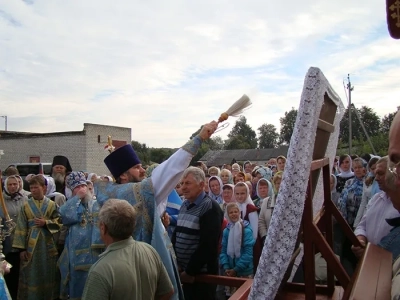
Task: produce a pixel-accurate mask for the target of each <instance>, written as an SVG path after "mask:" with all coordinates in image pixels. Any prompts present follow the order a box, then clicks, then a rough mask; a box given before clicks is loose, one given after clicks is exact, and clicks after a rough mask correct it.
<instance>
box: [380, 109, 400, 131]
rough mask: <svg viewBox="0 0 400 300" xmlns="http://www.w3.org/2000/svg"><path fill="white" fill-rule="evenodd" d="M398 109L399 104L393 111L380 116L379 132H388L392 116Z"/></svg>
mask: <svg viewBox="0 0 400 300" xmlns="http://www.w3.org/2000/svg"><path fill="white" fill-rule="evenodd" d="M399 110H400V106H398V107H397V110H396V111H395V112H392V113H389V114H387V115H385V116H384V117H383V118H382V121H381V132H382V133H385V134H389V130H390V125H392V122H393V119H394V116H395V115H396V113H397V111H399Z"/></svg>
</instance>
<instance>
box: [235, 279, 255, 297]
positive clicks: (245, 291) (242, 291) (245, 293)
mask: <svg viewBox="0 0 400 300" xmlns="http://www.w3.org/2000/svg"><path fill="white" fill-rule="evenodd" d="M252 284H253V279H247V280H246V282H245V283H244V284H243V285H242V286H241V287H240V288H238V289H237V291H236V292H235V293H234V294H233V295H232V296H231V297H229V300H247V298H248V297H249V294H250V290H251V285H252Z"/></svg>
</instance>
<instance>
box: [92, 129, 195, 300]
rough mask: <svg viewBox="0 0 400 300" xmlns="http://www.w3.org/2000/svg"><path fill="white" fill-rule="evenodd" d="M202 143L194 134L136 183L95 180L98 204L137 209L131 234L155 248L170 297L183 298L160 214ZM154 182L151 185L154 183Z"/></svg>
mask: <svg viewBox="0 0 400 300" xmlns="http://www.w3.org/2000/svg"><path fill="white" fill-rule="evenodd" d="M201 144H202V139H201V138H200V137H199V136H196V137H194V138H193V139H192V140H190V141H189V142H188V143H186V144H185V145H184V146H183V147H182V148H181V149H179V150H178V151H176V152H175V153H174V154H173V155H172V156H171V157H170V158H169V159H168V160H166V161H164V162H163V163H162V164H160V165H159V166H158V167H157V168H155V169H154V171H153V173H152V176H151V178H146V179H144V180H143V181H141V182H137V183H126V184H112V183H110V182H98V183H95V184H94V186H95V191H96V199H97V201H98V203H99V205H100V206H102V205H103V204H104V202H105V201H107V200H108V199H123V200H126V201H128V202H129V203H130V204H131V205H132V206H133V207H134V208H135V209H136V211H137V221H136V226H135V230H134V232H133V234H132V237H133V238H134V239H135V240H136V241H141V242H146V243H148V244H150V245H151V246H153V248H155V249H156V251H157V253H158V254H159V255H160V257H161V260H162V261H163V263H164V266H165V268H166V270H167V272H168V275H169V278H170V280H171V282H172V285H173V287H174V294H173V296H172V298H171V299H175V300H177V299H183V298H184V297H183V292H182V286H181V282H180V278H179V271H178V267H177V264H176V256H175V253H174V250H173V246H172V243H171V240H170V239H169V236H168V233H167V231H166V230H165V228H164V226H163V225H162V223H161V219H160V216H161V214H162V213H163V212H164V211H165V210H166V208H167V201H166V199H167V198H168V195H170V193H171V192H172V191H173V190H174V189H175V187H176V185H177V183H178V182H179V180H180V179H181V177H182V175H183V172H184V171H185V169H186V168H187V167H188V165H189V163H190V161H191V159H192V157H193V156H194V155H195V154H196V153H197V151H198V149H199V148H200V146H201ZM153 184H154V186H153Z"/></svg>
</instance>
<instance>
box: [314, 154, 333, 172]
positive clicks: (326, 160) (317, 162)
mask: <svg viewBox="0 0 400 300" xmlns="http://www.w3.org/2000/svg"><path fill="white" fill-rule="evenodd" d="M326 165H329V158H328V157H324V158H321V159H315V160H313V161H312V162H311V171H315V170H318V169H321V168H322V167H324V166H326Z"/></svg>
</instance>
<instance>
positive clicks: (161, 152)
mask: <svg viewBox="0 0 400 300" xmlns="http://www.w3.org/2000/svg"><path fill="white" fill-rule="evenodd" d="M173 153H174V152H173V150H172V149H167V148H151V150H150V158H151V161H152V162H156V163H159V164H160V163H162V162H163V161H165V160H167V159H168V158H169V157H170V156H171V155H172V154H173Z"/></svg>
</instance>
